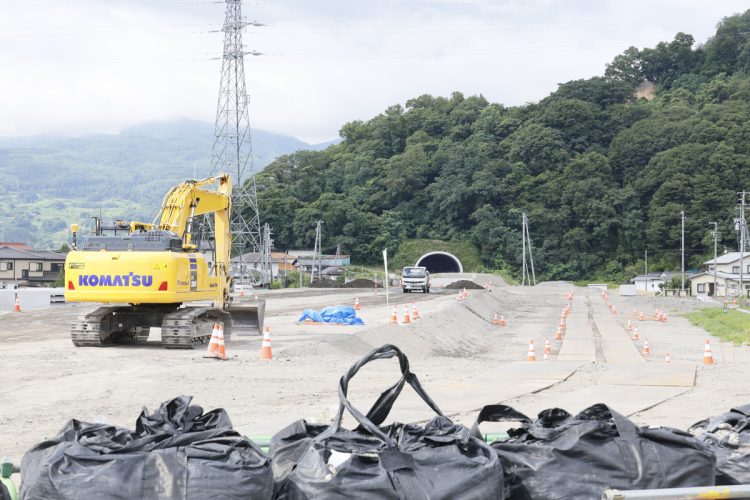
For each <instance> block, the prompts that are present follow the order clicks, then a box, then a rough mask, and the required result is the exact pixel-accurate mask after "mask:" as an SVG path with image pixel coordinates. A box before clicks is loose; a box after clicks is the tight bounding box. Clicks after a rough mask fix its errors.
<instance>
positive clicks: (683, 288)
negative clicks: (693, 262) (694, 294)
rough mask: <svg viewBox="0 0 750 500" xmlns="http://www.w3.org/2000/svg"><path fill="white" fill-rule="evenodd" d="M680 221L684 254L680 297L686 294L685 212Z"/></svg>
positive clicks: (681, 244)
mask: <svg viewBox="0 0 750 500" xmlns="http://www.w3.org/2000/svg"><path fill="white" fill-rule="evenodd" d="M680 220H681V222H682V226H681V227H682V229H681V231H680V233H681V237H680V253H681V254H682V266H681V270H682V285H681V286H680V296H682V294H683V293H685V212H684V211H682V212H680Z"/></svg>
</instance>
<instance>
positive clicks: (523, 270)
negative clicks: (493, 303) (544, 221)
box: [521, 213, 529, 286]
mask: <svg viewBox="0 0 750 500" xmlns="http://www.w3.org/2000/svg"><path fill="white" fill-rule="evenodd" d="M521 256H522V257H521V261H522V264H521V286H526V276H528V274H529V270H528V269H527V268H526V213H523V214H521Z"/></svg>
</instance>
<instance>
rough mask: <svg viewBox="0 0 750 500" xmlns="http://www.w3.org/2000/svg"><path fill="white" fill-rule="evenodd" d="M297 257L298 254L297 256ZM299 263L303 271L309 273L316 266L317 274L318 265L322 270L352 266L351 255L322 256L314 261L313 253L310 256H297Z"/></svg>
mask: <svg viewBox="0 0 750 500" xmlns="http://www.w3.org/2000/svg"><path fill="white" fill-rule="evenodd" d="M295 255H297V254H295ZM297 262H298V264H299V268H300V270H301V271H303V272H306V273H309V272H310V271H312V268H313V265H315V269H316V271H315V272H316V273H317V268H318V265H320V268H321V269H325V268H326V267H342V266H348V265H350V264H351V258H350V256H349V255H339V256H336V255H321V256H320V258H318V259H315V260H313V256H312V253H310V254H309V255H297Z"/></svg>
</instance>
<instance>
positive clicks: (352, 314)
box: [297, 306, 365, 326]
mask: <svg viewBox="0 0 750 500" xmlns="http://www.w3.org/2000/svg"><path fill="white" fill-rule="evenodd" d="M306 320H309V321H313V322H315V323H336V324H339V325H352V326H358V325H364V324H365V322H364V321H362V318H358V317H357V313H356V311H354V308H353V307H349V306H333V307H324V308H323V309H321V310H320V312H318V311H315V310H313V309H305V310H304V311H302V316H300V317H299V319H298V320H297V321H299V322H300V323H301V322H303V321H306Z"/></svg>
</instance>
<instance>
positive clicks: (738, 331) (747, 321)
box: [685, 307, 750, 344]
mask: <svg viewBox="0 0 750 500" xmlns="http://www.w3.org/2000/svg"><path fill="white" fill-rule="evenodd" d="M685 317H686V318H687V319H688V320H689V321H690V323H692V324H693V325H695V326H700V327H701V328H703V329H704V330H706V331H707V332H708V333H710V334H711V335H714V336H716V337H719V338H720V339H721V340H725V341H731V342H734V343H735V344H742V343H743V342H747V341H748V335H750V314H746V313H741V312H737V311H734V310H732V309H729V310H728V311H727V312H726V313H725V312H724V310H723V309H722V308H720V307H716V308H713V307H712V308H710V309H701V310H699V311H693V312H690V313H687V314H685Z"/></svg>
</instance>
